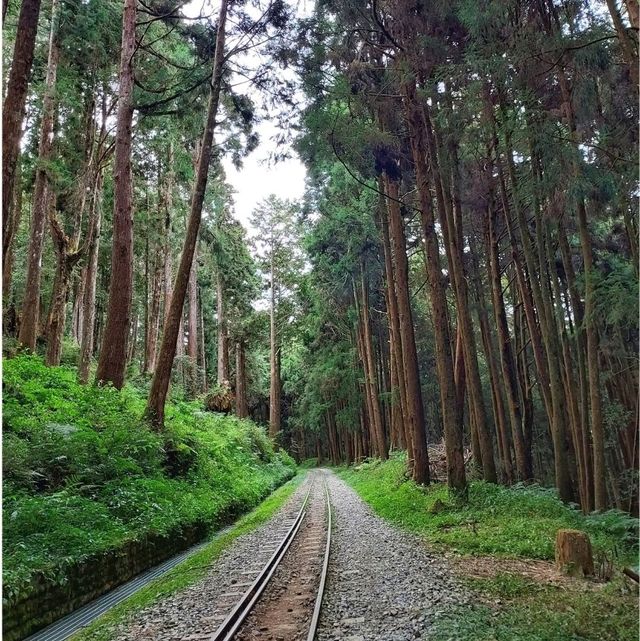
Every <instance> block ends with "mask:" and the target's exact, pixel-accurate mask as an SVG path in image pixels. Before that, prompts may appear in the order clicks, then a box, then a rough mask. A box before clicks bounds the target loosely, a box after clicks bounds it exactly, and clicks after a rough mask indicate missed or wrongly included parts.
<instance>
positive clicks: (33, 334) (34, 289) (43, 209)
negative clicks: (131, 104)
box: [3, 0, 59, 351]
mask: <svg viewBox="0 0 640 641" xmlns="http://www.w3.org/2000/svg"><path fill="white" fill-rule="evenodd" d="M36 18H37V16H36ZM58 20H59V10H58V0H53V5H52V8H51V31H50V33H49V56H48V61H47V76H46V80H45V90H44V98H43V101H42V122H41V124H40V140H39V143H38V164H37V167H36V176H35V184H34V188H33V209H32V212H31V234H30V237H29V248H28V250H27V279H26V283H25V295H24V301H23V303H22V321H21V323H20V333H19V335H18V341H19V343H20V344H21V345H23V346H24V347H26V348H28V349H30V350H31V351H35V348H36V338H37V334H38V324H39V319H40V279H41V273H42V248H43V243H44V230H45V223H46V220H47V212H48V203H49V198H50V195H49V193H48V192H49V188H48V183H49V179H48V176H47V167H46V166H47V164H48V163H49V161H50V160H51V156H52V153H53V137H54V120H55V107H56V96H55V92H56V76H57V71H58V58H59V43H58ZM20 40H21V38H18V39H17V42H19V41H20ZM25 90H26V88H25ZM7 107H8V105H7V104H6V102H5V111H4V115H3V118H6V117H7ZM20 122H22V119H20ZM10 127H11V124H10ZM19 133H20V132H18V134H17V135H18V142H19V137H20V136H19ZM3 135H9V136H11V135H12V133H11V131H10V130H9V132H5V134H3ZM8 153H11V151H10V150H9V152H8ZM8 161H11V159H8ZM3 162H4V159H3ZM12 162H14V166H13V167H12V168H11V172H12V173H11V176H10V177H9V180H10V181H11V182H10V185H9V188H10V189H13V187H12V184H13V183H12V181H13V172H14V171H15V160H14V161H12ZM7 187H8V185H7V183H4V185H3V200H4V193H5V191H4V190H7ZM3 211H4V206H3Z"/></svg>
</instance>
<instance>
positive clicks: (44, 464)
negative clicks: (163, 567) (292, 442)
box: [3, 356, 295, 597]
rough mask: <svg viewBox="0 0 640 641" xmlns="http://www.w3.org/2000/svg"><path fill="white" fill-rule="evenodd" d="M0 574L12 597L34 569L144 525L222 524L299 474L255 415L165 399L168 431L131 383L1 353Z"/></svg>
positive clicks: (59, 565) (60, 575) (61, 562)
mask: <svg viewBox="0 0 640 641" xmlns="http://www.w3.org/2000/svg"><path fill="white" fill-rule="evenodd" d="M3 369H4V371H3V376H4V399H3V406H4V411H3V436H4V448H5V449H4V457H3V464H4V509H5V511H4V515H5V518H4V536H5V539H4V553H5V564H4V581H5V594H6V595H7V596H8V597H11V596H15V595H16V594H17V593H20V592H23V591H25V590H28V589H29V580H30V577H31V576H32V575H33V574H34V573H36V572H38V573H42V574H44V575H45V576H47V577H49V578H51V579H53V580H56V581H61V582H63V581H64V580H65V567H66V566H68V565H69V564H72V563H74V562H77V561H79V560H81V559H83V558H85V557H87V556H89V555H92V554H100V553H102V552H104V551H106V550H109V549H112V548H116V547H118V546H120V545H122V544H123V543H124V542H125V541H127V540H130V539H137V538H140V537H142V536H144V535H145V534H147V533H156V534H166V533H170V532H173V531H176V530H178V529H180V528H182V527H184V526H188V525H191V524H197V523H206V524H210V525H212V526H213V525H215V524H217V523H219V522H220V521H221V520H222V519H226V518H229V517H230V516H231V515H233V514H236V513H239V512H241V511H244V510H246V509H248V508H250V507H252V506H253V505H255V504H256V503H257V502H258V501H259V500H260V499H261V498H262V497H263V496H264V495H265V494H267V493H268V492H270V491H271V490H272V489H273V488H274V487H276V486H277V485H278V484H279V483H281V482H282V481H283V480H284V479H286V478H287V477H289V476H291V474H292V472H293V469H294V467H295V466H294V463H293V461H292V460H291V459H290V458H289V457H288V456H287V455H286V454H284V453H276V452H274V449H273V445H272V444H271V442H270V441H269V440H268V438H267V436H266V434H265V433H264V430H262V429H261V428H259V427H257V426H256V425H255V424H253V423H252V422H251V421H248V420H239V419H237V418H235V417H232V416H229V417H224V416H221V415H214V414H211V413H207V412H203V411H201V408H200V405H199V404H198V403H196V402H192V403H187V402H176V403H173V404H169V405H168V406H167V421H166V424H167V429H166V433H163V434H158V433H154V432H152V431H151V430H150V429H149V428H148V427H147V426H146V425H145V424H143V423H142V422H141V421H140V416H141V415H142V411H143V409H144V398H143V396H142V395H141V394H140V393H139V392H138V391H137V390H136V389H134V388H132V387H125V388H124V389H123V390H122V391H118V390H115V389H113V388H111V387H95V386H81V385H79V384H78V383H77V382H76V373H75V371H74V370H73V369H72V368H69V367H56V368H48V367H45V366H44V364H43V363H42V361H41V360H40V359H39V358H37V357H34V356H20V357H16V358H13V359H10V360H5V361H4V368H3Z"/></svg>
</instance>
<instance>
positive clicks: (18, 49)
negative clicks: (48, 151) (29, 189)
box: [2, 0, 57, 271]
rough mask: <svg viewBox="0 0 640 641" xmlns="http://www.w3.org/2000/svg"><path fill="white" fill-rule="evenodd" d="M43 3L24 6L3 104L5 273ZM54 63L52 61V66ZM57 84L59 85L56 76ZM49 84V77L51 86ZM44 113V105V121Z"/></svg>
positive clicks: (36, 0)
mask: <svg viewBox="0 0 640 641" xmlns="http://www.w3.org/2000/svg"><path fill="white" fill-rule="evenodd" d="M40 4H41V0H22V3H21V5H20V15H19V16H18V30H17V32H16V33H17V37H16V41H15V45H14V48H13V58H12V63H11V71H10V72H9V80H8V82H7V93H6V95H5V99H4V103H3V105H2V255H3V257H5V258H4V259H3V264H2V267H3V271H4V267H5V259H6V256H7V248H8V243H7V241H8V240H9V238H8V236H7V231H8V227H9V226H10V225H11V223H12V205H13V190H14V184H15V179H16V167H17V164H18V156H19V154H20V139H21V137H22V121H23V120H24V114H25V106H26V102H27V90H28V88H29V77H30V75H31V67H32V65H33V56H34V50H35V43H36V35H37V32H38V17H39V16H40ZM56 6H57V0H53V3H52V7H51V17H52V33H53V31H54V30H55V29H56V28H57V27H56V26H54V22H55V21H56V20H57V16H56V14H57V11H56ZM50 42H51V41H50ZM56 55H57V54H56ZM49 58H50V59H51V44H50V45H49ZM50 63H51V60H50V62H49V65H50ZM53 82H54V83H55V75H54V78H53ZM48 84H49V83H48V78H47V86H48ZM44 111H45V108H44V106H43V120H44ZM46 142H49V141H46ZM14 227H15V223H14ZM43 227H44V225H43Z"/></svg>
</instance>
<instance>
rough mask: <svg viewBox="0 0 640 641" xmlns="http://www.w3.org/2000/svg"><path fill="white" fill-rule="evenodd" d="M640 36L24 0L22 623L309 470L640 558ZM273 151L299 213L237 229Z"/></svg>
mask: <svg viewBox="0 0 640 641" xmlns="http://www.w3.org/2000/svg"><path fill="white" fill-rule="evenodd" d="M639 28H640V10H639V5H638V2H637V0H622V1H620V0H606V2H600V1H598V0H481V1H479V0H452V1H449V2H445V1H443V0H398V1H395V0H394V1H391V0H348V1H344V2H342V1H336V0H316V1H315V2H307V3H295V2H289V1H287V0H219V1H217V2H203V3H197V2H194V1H191V2H185V0H144V1H143V0H4V1H3V45H2V46H3V78H4V81H3V92H4V93H3V114H2V187H3V188H2V220H3V234H2V236H3V251H2V257H3V274H2V305H3V312H2V313H3V316H2V319H3V324H2V328H3V330H2V340H3V470H4V475H3V476H4V519H3V520H4V528H5V536H4V543H3V545H4V551H5V574H4V581H5V590H7V589H8V594H9V595H10V598H11V599H18V600H19V598H21V596H20V595H25V594H30V593H31V592H32V591H33V590H34V589H35V588H34V585H35V583H34V579H33V576H34V573H41V574H42V575H43V576H45V577H48V578H47V580H49V579H50V580H51V581H53V582H54V583H55V582H56V581H58V580H59V579H60V577H61V576H64V577H66V576H67V575H66V574H65V572H67V570H65V569H64V568H68V567H70V564H73V563H76V562H77V561H78V559H84V558H86V557H87V556H90V555H95V554H101V553H103V552H104V551H105V550H107V549H111V548H112V547H113V546H115V545H121V544H122V542H123V541H128V540H129V539H130V537H131V536H134V537H139V536H143V535H144V536H147V535H149V536H151V535H152V534H153V535H156V534H158V533H160V535H165V534H166V535H167V536H168V535H169V534H170V533H171V532H172V531H173V529H172V528H174V527H177V526H178V525H179V526H180V527H183V526H184V525H185V524H188V525H189V527H193V528H196V529H197V528H200V527H201V526H202V527H204V525H203V524H204V523H211V522H216V523H222V522H224V521H225V520H227V519H228V518H229V517H230V516H232V515H238V514H240V513H241V512H243V511H246V510H247V509H248V508H251V507H254V506H255V505H256V504H257V503H258V502H259V501H260V500H261V499H262V498H264V497H265V496H266V495H267V494H268V493H269V492H270V491H272V490H273V489H274V488H275V487H276V486H278V485H280V484H281V483H283V482H284V481H286V480H287V479H288V478H290V477H291V476H292V475H293V474H294V473H295V471H294V470H295V468H296V464H301V463H303V462H306V463H305V465H312V464H313V465H319V466H322V465H325V466H333V467H336V468H337V467H339V466H351V465H354V466H359V465H363V462H364V466H365V467H364V468H363V469H364V470H367V469H368V468H367V467H366V466H367V465H373V466H374V467H373V471H372V474H374V477H375V475H376V474H380V475H381V476H380V478H379V483H380V487H383V486H384V487H387V486H386V485H384V483H386V482H387V481H388V480H389V479H388V478H387V477H385V476H384V474H385V472H382V471H380V470H396V468H397V466H400V468H399V469H400V472H399V474H400V476H401V478H402V479H403V481H406V482H411V483H412V484H413V485H412V487H414V486H415V487H417V488H422V489H421V490H420V491H423V490H424V491H428V488H429V487H430V486H433V487H435V488H441V487H446V492H445V493H444V494H442V496H441V497H440V494H438V496H439V497H440V498H441V499H442V501H444V502H445V503H446V504H447V505H451V506H456V507H457V508H459V509H462V510H464V509H473V506H474V496H475V497H476V499H477V498H478V496H480V495H482V496H483V497H484V498H483V499H482V500H485V499H486V500H489V499H488V498H487V497H489V496H491V497H502V498H504V500H505V501H507V499H506V498H505V497H507V495H506V494H499V493H498V494H494V491H495V492H502V488H503V487H504V488H509V491H510V489H512V488H513V489H514V491H520V490H522V491H526V492H531V491H534V490H533V489H531V488H539V490H540V492H541V493H542V494H541V496H544V497H546V498H544V501H546V500H547V499H548V497H550V496H553V497H554V498H553V501H557V505H556V503H554V506H555V507H553V511H554V514H556V515H557V514H560V513H562V514H565V512H562V510H565V509H566V510H569V511H570V513H571V514H572V515H574V516H571V518H570V520H571V523H573V524H574V525H575V524H576V523H578V524H579V523H591V522H592V521H588V519H592V518H595V519H596V521H593V522H594V523H601V525H602V527H603V528H605V529H606V527H608V526H605V525H604V521H598V518H600V519H605V520H606V519H609V521H607V523H610V524H612V527H613V528H614V529H615V528H616V527H617V528H619V530H620V531H621V532H624V534H623V536H624V537H626V538H625V541H626V542H625V543H624V546H626V545H627V544H628V542H629V540H630V539H629V537H628V535H629V532H632V535H631V539H634V538H637V520H636V519H637V516H638V512H639V491H638V482H639V467H640V452H639V445H640V425H639V419H640V407H639V405H638V384H639V377H638V356H639V341H638V329H639V314H640V308H639V297H638V294H639V291H638V265H639V263H638V193H639V192H638V126H637V125H638V116H639V113H638V111H639V109H638V85H639V72H638V70H639V47H638V31H639ZM265 123H268V124H269V126H270V127H271V130H272V131H275V134H273V135H271V136H269V135H267V136H266V137H265V136H264V135H263V132H264V131H265V128H264V125H265ZM258 152H262V153H263V155H264V154H266V155H267V156H268V161H269V163H270V165H271V166H272V167H274V168H275V171H277V170H278V167H279V166H280V165H281V163H282V162H283V161H285V160H287V159H291V158H294V159H298V160H299V162H300V163H302V164H303V165H304V168H305V170H306V181H305V184H304V186H301V191H303V192H304V195H303V196H302V197H301V198H299V199H292V198H288V197H285V196H282V194H280V193H275V192H274V193H273V194H272V195H270V196H268V197H266V198H264V199H261V200H260V202H258V204H257V205H256V206H255V208H254V209H253V210H252V211H245V210H242V209H240V208H238V207H237V205H236V200H237V195H238V192H240V193H244V192H245V191H246V192H247V193H250V192H251V191H252V189H254V185H252V184H251V181H250V179H249V178H247V179H245V181H244V183H243V184H242V185H241V187H238V185H237V182H236V183H235V184H232V183H231V181H230V179H229V176H228V174H229V172H230V169H229V168H230V167H233V168H234V171H236V172H239V174H238V175H239V176H240V177H242V176H243V174H242V171H243V167H244V166H245V163H246V162H247V159H248V158H249V157H251V155H252V154H256V153H258ZM285 179H286V177H285ZM385 462H387V463H385ZM378 464H379V465H381V466H383V467H381V468H379V469H378V468H376V467H375V465H378ZM385 465H388V466H389V467H384V466H385ZM355 469H356V470H357V469H360V468H359V467H356V468H355ZM376 470H378V471H377V472H376ZM345 474H347V476H348V475H349V474H355V472H353V473H352V472H348V473H345ZM350 478H351V477H348V478H347V481H349V479H350ZM358 478H359V477H357V476H354V477H353V479H352V481H353V484H354V487H355V488H356V490H358V491H359V492H360V491H362V492H365V493H366V492H372V491H373V490H372V489H371V488H370V487H369V486H368V485H367V483H366V482H365V481H364V480H362V479H361V480H358ZM385 479H386V480H385ZM349 482H351V481H349ZM372 483H373V481H372ZM393 483H394V482H390V485H389V488H391V489H389V492H393V491H395V490H394V489H393V487H394V486H393ZM494 486H495V490H494V489H486V488H494ZM371 487H373V486H371ZM474 488H475V489H474ZM478 488H480V489H478ZM527 488H529V489H527ZM385 491H386V490H385ZM434 491H436V492H439V491H440V490H439V489H436V490H434ZM505 491H507V490H505ZM535 491H537V490H535ZM378 492H382V490H380V489H379V490H378ZM478 492H480V494H478ZM487 493H488V494H487ZM434 496H435V495H434ZM527 496H529V495H527ZM365 498H366V497H365ZM440 498H439V499H438V500H440ZM412 500H413V499H412ZM421 500H422V499H421V498H420V496H419V494H416V497H415V501H418V502H420V501H421ZM491 500H493V499H491ZM496 500H502V499H496ZM541 500H542V499H541ZM548 500H551V499H548ZM509 501H510V499H509ZM509 501H507V503H508V502H509ZM544 501H543V502H544ZM417 504H418V503H413V505H417ZM563 504H564V505H563ZM505 505H506V503H505ZM509 505H511V503H509ZM541 505H542V504H541ZM545 505H546V504H545ZM469 506H471V507H469ZM376 509H378V508H376ZM379 509H380V510H382V511H383V512H384V510H385V509H386V508H384V507H380V508H379ZM398 509H400V508H398ZM407 509H411V508H410V507H408V508H407ZM452 509H453V508H452ZM496 509H498V511H499V509H500V508H496ZM509 509H511V508H509ZM514 509H515V508H514ZM535 509H537V508H532V510H533V511H534V512H535ZM505 510H506V508H505ZM558 510H560V512H558ZM506 512H508V510H506ZM390 514H391V518H392V520H393V519H394V518H396V516H397V515H396V516H394V515H393V514H392V513H390ZM566 514H569V512H566ZM8 515H10V516H8ZM43 515H46V519H45V520H46V521H47V522H48V524H49V525H48V526H47V527H44V526H43V525H42V523H41V522H40V520H41V517H42V516H43ZM589 515H591V516H589ZM383 516H385V514H383ZM533 518H535V514H534V517H533ZM554 518H555V516H554ZM563 518H564V517H563ZM114 519H115V520H114ZM576 519H578V520H576ZM579 519H587V520H585V521H582V520H579ZM574 521H575V522H574ZM70 523H73V527H72V529H71V530H69V529H68V527H69V524H70ZM87 523H90V525H87ZM554 523H555V521H554ZM425 527H432V526H431V525H429V526H425ZM446 527H449V526H446ZM589 527H591V526H586V525H585V526H584V528H583V529H586V530H588V531H590V532H591V533H592V534H593V532H596V531H597V532H600V533H601V534H602V531H604V530H602V531H601V530H599V529H598V527H600V526H597V527H596V526H594V527H595V529H594V530H589ZM83 528H84V529H83ZM617 531H618V530H616V532H617ZM434 532H435V530H434ZM434 536H435V535H434ZM443 536H444V538H443ZM514 536H516V537H517V535H516V534H515V533H514ZM545 536H546V534H545ZM595 536H596V539H597V538H598V536H600V535H598V534H596V535H595ZM602 536H605V535H602ZM606 536H612V537H614V535H613V534H611V532H609V533H608V534H607V535H606ZM606 536H605V539H606ZM438 537H439V538H438ZM614 538H615V537H614ZM440 539H442V540H443V541H445V542H446V539H447V537H446V531H445V535H441V534H438V535H437V537H436V540H438V541H440ZM89 540H90V542H88V541H89ZM603 540H604V539H603ZM607 540H608V539H607ZM545 546H546V544H545ZM624 546H623V547H624ZM463 547H464V546H463ZM596 547H597V545H596ZM525 548H526V546H525ZM543 548H544V549H536V551H534V550H532V549H530V548H526V549H523V550H520V551H518V552H517V554H522V555H523V556H533V557H535V558H548V557H550V556H551V557H552V555H553V552H552V550H551V548H550V547H549V548H548V549H547V547H544V546H543ZM626 549H627V548H625V550H626ZM487 550H488V548H487ZM487 550H485V552H487ZM488 551H489V552H491V551H493V552H495V550H493V548H492V550H488ZM507 551H508V550H507ZM471 553H472V554H473V553H474V552H473V551H472V552H471ZM621 558H623V559H624V561H625V563H626V564H627V565H632V566H636V567H637V558H635V561H633V560H629V559H631V557H629V556H628V551H626V552H624V553H621ZM634 572H635V571H634ZM635 576H636V580H637V574H636V575H635ZM64 581H67V578H64ZM64 581H62V582H64ZM7 586H8V588H7ZM5 594H7V592H5ZM17 602H18V601H16V603H17ZM16 607H17V606H16ZM29 616H32V615H31V614H29V615H28V616H27V618H29ZM16 625H17V624H16ZM21 625H22V624H21ZM25 625H26V624H25ZM26 629H27V628H26V627H25V628H21V630H23V631H22V632H17V633H16V634H17V636H15V637H14V638H16V639H19V638H22V637H23V636H25V634H24V631H25V630H26ZM21 635H22V636H21ZM362 638H364V637H362ZM461 638H462V637H461ZM465 638H466V637H465ZM469 638H471V637H469ZM473 638H475V637H473ZM478 638H480V637H478ZM483 638H484V637H483ZM498 638H511V637H498ZM512 638H514V639H515V638H516V637H515V636H514V637H512ZM517 638H518V639H520V638H522V639H525V638H527V639H528V638H529V637H517ZM536 638H538V637H536ZM540 638H541V637H540ZM544 638H545V639H546V638H547V637H544ZM549 638H551V637H549ZM553 638H555V637H553ZM557 638H558V639H561V638H570V637H557ZM571 638H580V639H582V638H587V637H582V636H578V637H571ZM601 638H609V637H604V636H603V637H601ZM611 638H614V637H611Z"/></svg>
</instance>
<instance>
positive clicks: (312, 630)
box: [307, 481, 331, 641]
mask: <svg viewBox="0 0 640 641" xmlns="http://www.w3.org/2000/svg"><path fill="white" fill-rule="evenodd" d="M324 492H325V495H326V497H327V543H326V545H325V548H324V560H323V562H322V573H321V574H320V586H319V587H318V595H317V596H316V604H315V607H314V608H313V616H312V617H311V625H310V626H309V634H308V635H307V641H314V639H315V638H316V631H317V629H318V621H319V620H320V610H321V609H322V597H323V595H324V586H325V583H326V582H327V573H328V570H329V553H330V551H331V500H330V497H329V487H328V486H327V482H326V481H325V482H324Z"/></svg>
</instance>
